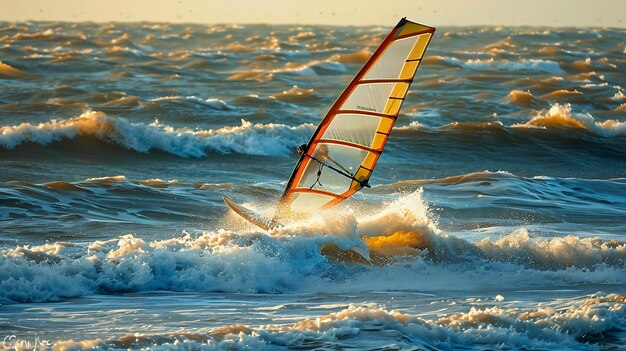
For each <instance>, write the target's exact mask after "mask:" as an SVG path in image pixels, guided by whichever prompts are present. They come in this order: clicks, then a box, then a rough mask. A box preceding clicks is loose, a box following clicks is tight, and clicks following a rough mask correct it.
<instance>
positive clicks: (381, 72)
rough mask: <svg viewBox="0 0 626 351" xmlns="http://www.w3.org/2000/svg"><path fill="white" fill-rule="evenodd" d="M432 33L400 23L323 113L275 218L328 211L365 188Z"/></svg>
mask: <svg viewBox="0 0 626 351" xmlns="http://www.w3.org/2000/svg"><path fill="white" fill-rule="evenodd" d="M434 32H435V28H433V27H428V26H425V25H421V24H418V23H414V22H410V21H408V20H406V19H402V20H400V22H399V23H398V25H396V27H395V28H394V29H393V30H392V31H391V32H390V33H389V34H388V35H387V36H386V37H385V39H384V40H383V42H382V43H381V44H380V45H379V46H378V48H377V49H376V51H375V52H374V53H373V54H372V56H371V57H370V58H369V60H368V61H367V62H366V63H365V65H364V66H363V68H361V70H360V71H359V73H357V75H356V76H355V77H354V79H353V80H352V82H350V84H349V85H348V86H347V87H346V89H345V90H344V91H343V93H341V95H340V96H339V98H338V99H337V100H336V101H335V103H334V104H333V105H332V106H331V108H330V109H329V110H328V112H327V113H326V115H325V116H324V118H323V119H322V121H321V123H320V124H319V126H318V127H317V130H316V131H315V133H314V134H313V136H312V137H311V140H310V141H309V143H308V144H307V145H306V147H305V148H304V149H303V151H304V152H303V153H302V154H301V156H300V159H299V160H298V163H297V164H296V167H295V169H294V171H293V173H292V175H291V178H290V179H289V181H288V182H287V187H286V188H285V191H284V193H283V195H282V197H281V200H280V203H279V206H278V209H277V215H280V213H283V212H284V211H289V212H310V211H312V210H315V209H318V208H330V207H332V206H334V205H336V204H338V203H340V202H341V201H343V200H345V199H347V198H348V197H350V196H351V195H352V194H354V193H355V192H357V191H359V190H360V189H361V188H363V187H365V186H369V185H368V180H369V178H370V176H371V175H372V171H373V170H374V167H375V166H376V162H378V159H379V157H380V155H381V153H382V152H383V148H384V147H385V143H386V142H387V138H388V137H389V133H390V132H391V129H392V127H393V124H394V122H395V121H396V118H397V117H398V113H399V112H400V107H401V106H402V103H403V102H404V98H405V97H406V95H407V92H408V90H409V86H410V85H411V82H412V81H413V77H414V76H415V72H416V70H417V68H418V66H419V64H420V62H421V60H422V56H423V55H424V51H425V50H426V47H427V46H428V43H429V42H430V38H431V36H432V35H433V33H434Z"/></svg>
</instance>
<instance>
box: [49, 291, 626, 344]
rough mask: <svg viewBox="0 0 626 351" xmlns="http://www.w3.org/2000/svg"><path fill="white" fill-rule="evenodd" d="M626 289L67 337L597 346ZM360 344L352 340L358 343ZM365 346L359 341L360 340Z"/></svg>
mask: <svg viewBox="0 0 626 351" xmlns="http://www.w3.org/2000/svg"><path fill="white" fill-rule="evenodd" d="M625 318H626V295H624V294H622V295H617V294H609V295H591V296H587V297H585V298H582V299H575V300H571V301H568V304H567V305H566V306H565V307H563V308H558V309H557V308H552V307H538V308H536V309H530V308H529V309H518V308H505V307H499V306H494V307H486V308H485V307H478V308H477V307H471V308H470V309H469V311H467V312H465V311H463V312H459V313H453V314H440V315H439V316H437V317H434V318H432V317H431V318H429V317H423V316H417V315H412V314H408V313H402V312H399V311H394V310H387V309H385V308H382V307H378V306H370V305H367V304H364V305H350V306H348V307H347V308H345V309H343V310H340V311H338V312H334V313H330V314H327V315H323V316H319V317H315V318H307V319H305V320H301V321H298V322H295V323H289V324H277V325H272V324H269V325H265V326H260V327H258V326H245V325H225V326H221V327H218V328H214V329H211V330H209V331H208V332H204V333H194V332H184V333H172V334H154V335H146V334H129V335H126V336H123V337H121V338H116V339H109V340H102V339H95V340H64V341H57V342H55V346H60V347H63V348H67V349H79V348H81V349H82V348H90V349H98V350H99V349H118V348H119V349H131V348H139V347H142V348H144V347H146V346H147V345H149V346H150V347H149V348H150V349H151V350H170V349H172V348H176V349H193V350H233V349H267V348H271V349H274V348H276V347H280V348H286V349H308V348H310V346H311V345H317V346H319V345H325V346H334V345H341V346H342V347H343V348H355V349H356V348H361V347H362V346H363V342H364V341H365V342H370V343H371V344H370V345H371V346H375V345H390V344H391V345H394V347H396V348H401V349H405V348H406V349H416V348H417V349H427V350H434V349H437V350H456V349H464V350H483V349H485V348H487V349H491V348H493V347H494V345H506V346H507V347H508V348H513V349H517V348H521V349H525V348H527V347H528V345H532V348H533V349H535V348H541V349H569V350H594V349H597V345H594V344H589V343H587V342H586V341H583V340H581V338H583V337H585V336H593V335H601V334H602V333H606V332H610V331H616V330H624V328H626V325H625V324H624V319H625ZM352 346H354V347H352ZM359 346H360V347H359Z"/></svg>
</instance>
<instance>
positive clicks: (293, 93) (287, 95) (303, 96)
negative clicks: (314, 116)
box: [269, 85, 319, 102]
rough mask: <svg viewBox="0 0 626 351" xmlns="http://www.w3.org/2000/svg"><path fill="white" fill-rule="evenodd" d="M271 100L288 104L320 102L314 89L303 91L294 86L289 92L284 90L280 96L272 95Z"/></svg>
mask: <svg viewBox="0 0 626 351" xmlns="http://www.w3.org/2000/svg"><path fill="white" fill-rule="evenodd" d="M269 98H271V99H276V100H280V101H287V102H299V101H300V102H302V101H311V100H313V101H318V100H319V97H318V96H317V94H316V93H315V90H314V89H313V88H311V89H303V88H299V87H298V86H297V85H294V86H293V87H291V89H289V90H284V91H283V92H282V93H280V94H275V95H270V96H269Z"/></svg>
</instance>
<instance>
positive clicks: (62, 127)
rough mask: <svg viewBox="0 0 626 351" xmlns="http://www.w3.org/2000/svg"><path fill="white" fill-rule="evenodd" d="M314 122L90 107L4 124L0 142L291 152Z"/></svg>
mask: <svg viewBox="0 0 626 351" xmlns="http://www.w3.org/2000/svg"><path fill="white" fill-rule="evenodd" d="M313 128H314V126H313V125H311V124H302V125H299V126H295V127H291V126H287V125H284V124H273V123H270V124H252V123H250V122H247V121H245V120H243V119H242V120H241V126H233V127H222V128H220V129H215V130H214V129H210V130H191V129H188V128H179V129H176V128H173V127H171V126H168V125H163V124H161V123H160V122H159V121H158V120H156V121H155V122H154V123H151V124H148V125H146V124H142V123H132V122H130V121H128V120H126V119H124V118H119V117H117V118H116V117H110V116H107V115H106V114H104V113H102V112H95V111H87V112H85V113H83V114H82V115H80V116H79V117H76V118H71V119H66V120H52V121H50V122H46V123H40V124H38V125H35V124H30V123H22V124H20V125H17V126H10V127H0V146H2V147H4V148H7V149H13V148H15V147H17V146H19V145H21V144H24V143H37V144H41V145H47V144H50V143H52V142H58V141H61V140H65V139H74V138H76V137H78V136H92V137H96V138H97V139H99V140H102V141H105V142H109V143H113V144H117V145H120V146H122V147H124V148H126V149H129V150H134V151H137V152H141V153H147V152H149V151H150V150H160V151H163V152H167V153H170V154H174V155H177V156H180V157H203V156H206V153H207V151H213V152H219V153H233V152H234V153H241V154H246V155H258V156H288V155H290V154H292V153H293V150H294V149H295V147H296V146H298V145H300V144H302V143H303V142H305V141H306V139H307V138H308V137H309V136H310V134H311V133H312V131H313Z"/></svg>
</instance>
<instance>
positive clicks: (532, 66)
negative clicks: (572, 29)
mask: <svg viewBox="0 0 626 351" xmlns="http://www.w3.org/2000/svg"><path fill="white" fill-rule="evenodd" d="M424 61H425V62H430V63H446V64H448V65H452V66H456V67H460V68H466V69H471V70H475V71H487V70H501V71H533V72H542V73H550V74H559V73H564V71H563V70H562V69H561V66H560V65H559V63H558V62H555V61H550V60H536V59H523V60H520V61H494V59H488V60H480V59H476V60H465V61H463V60H460V59H458V58H455V57H443V56H430V57H429V58H426V59H425V60H424Z"/></svg>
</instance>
